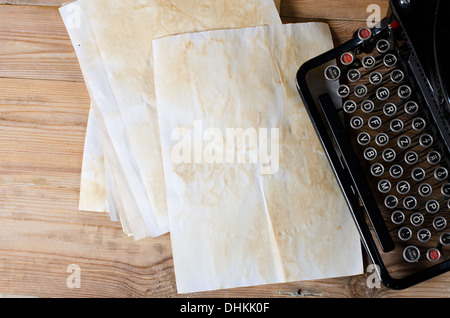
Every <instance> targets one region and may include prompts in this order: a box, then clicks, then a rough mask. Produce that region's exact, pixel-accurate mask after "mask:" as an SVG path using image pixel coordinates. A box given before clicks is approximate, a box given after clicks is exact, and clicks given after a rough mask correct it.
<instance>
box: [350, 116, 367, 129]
mask: <svg viewBox="0 0 450 318" xmlns="http://www.w3.org/2000/svg"><path fill="white" fill-rule="evenodd" d="M363 125H364V120H363V119H362V118H361V117H359V116H355V117H353V118H352V119H350V126H351V127H352V128H353V129H359V128H361V127H362V126H363Z"/></svg>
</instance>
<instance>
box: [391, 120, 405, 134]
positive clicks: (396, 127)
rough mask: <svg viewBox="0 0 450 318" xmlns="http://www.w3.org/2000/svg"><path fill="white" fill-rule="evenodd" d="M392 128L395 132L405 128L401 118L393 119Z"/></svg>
mask: <svg viewBox="0 0 450 318" xmlns="http://www.w3.org/2000/svg"><path fill="white" fill-rule="evenodd" d="M390 126H391V130H392V131H393V132H396V133H397V132H400V131H402V129H403V122H402V121H401V120H400V119H394V120H392V121H391V124H390Z"/></svg>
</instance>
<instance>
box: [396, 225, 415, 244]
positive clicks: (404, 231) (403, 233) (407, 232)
mask: <svg viewBox="0 0 450 318" xmlns="http://www.w3.org/2000/svg"><path fill="white" fill-rule="evenodd" d="M398 237H399V238H400V239H401V240H402V241H407V240H409V239H410V238H411V237H412V231H411V229H410V228H409V227H406V226H405V227H402V228H401V229H400V230H398Z"/></svg>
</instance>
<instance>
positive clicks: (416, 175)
mask: <svg viewBox="0 0 450 318" xmlns="http://www.w3.org/2000/svg"><path fill="white" fill-rule="evenodd" d="M411 177H412V178H413V179H414V181H422V180H423V179H425V170H423V169H422V168H414V169H413V171H412V172H411Z"/></svg>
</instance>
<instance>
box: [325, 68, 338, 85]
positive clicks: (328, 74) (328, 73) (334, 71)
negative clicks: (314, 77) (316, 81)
mask: <svg viewBox="0 0 450 318" xmlns="http://www.w3.org/2000/svg"><path fill="white" fill-rule="evenodd" d="M324 73H325V78H326V79H327V80H329V81H335V80H337V79H339V77H340V76H341V70H340V69H339V67H337V66H336V65H330V66H328V67H327V68H326V69H325V72H324Z"/></svg>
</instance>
